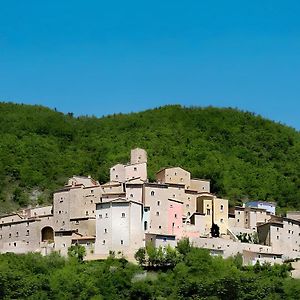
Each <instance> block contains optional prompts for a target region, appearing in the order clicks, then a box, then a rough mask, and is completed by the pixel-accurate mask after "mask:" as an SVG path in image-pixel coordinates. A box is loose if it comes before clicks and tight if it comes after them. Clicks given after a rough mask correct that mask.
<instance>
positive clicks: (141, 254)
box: [134, 248, 146, 266]
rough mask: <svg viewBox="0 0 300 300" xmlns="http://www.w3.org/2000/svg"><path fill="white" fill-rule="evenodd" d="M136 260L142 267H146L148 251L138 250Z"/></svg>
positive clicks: (135, 255)
mask: <svg viewBox="0 0 300 300" xmlns="http://www.w3.org/2000/svg"><path fill="white" fill-rule="evenodd" d="M134 258H135V260H136V261H137V262H138V263H139V265H140V266H143V265H145V263H146V250H145V249H144V248H140V249H138V251H137V252H136V253H135V254H134Z"/></svg>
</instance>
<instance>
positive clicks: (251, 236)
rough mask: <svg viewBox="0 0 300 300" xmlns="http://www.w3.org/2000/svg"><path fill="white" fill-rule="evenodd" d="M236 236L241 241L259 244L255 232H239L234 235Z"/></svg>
mask: <svg viewBox="0 0 300 300" xmlns="http://www.w3.org/2000/svg"><path fill="white" fill-rule="evenodd" d="M236 237H237V238H238V239H239V240H240V241H241V242H242V243H250V244H259V237H258V234H257V232H253V233H246V232H243V233H242V232H240V233H239V234H237V235H236Z"/></svg>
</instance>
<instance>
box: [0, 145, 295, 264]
mask: <svg viewBox="0 0 300 300" xmlns="http://www.w3.org/2000/svg"><path fill="white" fill-rule="evenodd" d="M241 236H244V237H255V238H256V242H255V243H253V242H251V241H247V242H245V240H243V239H241V238H240V237H241ZM183 237H188V238H189V239H190V241H191V242H192V243H193V244H194V246H197V247H201V248H206V249H209V251H210V252H211V254H212V255H221V256H223V257H224V258H226V257H229V256H232V255H235V254H237V253H240V254H242V256H243V263H244V264H245V265H248V264H254V263H256V261H260V262H270V263H271V264H273V263H282V262H283V261H284V260H287V259H295V258H299V257H300V212H290V213H287V217H279V216H276V215H275V204H274V203H268V202H261V201H255V202H249V203H246V204H245V205H244V206H243V207H234V208H232V209H229V207H228V200H226V199H220V198H218V197H217V196H216V195H214V194H212V193H211V192H210V181H208V180H202V179H194V178H191V174H190V173H189V172H188V171H186V170H184V169H182V168H180V167H170V168H164V169H162V170H160V171H158V172H157V174H156V181H155V182H149V181H148V177H147V153H146V151H145V150H143V149H139V148H136V149H133V150H131V158H130V162H129V163H128V164H126V165H123V164H116V165H115V166H113V167H111V169H110V181H109V182H107V183H105V184H99V182H97V181H95V180H94V179H92V178H91V177H90V176H88V177H81V176H73V177H71V178H70V179H69V180H68V183H67V184H66V185H65V186H64V187H63V188H62V189H60V190H58V191H55V192H54V195H53V203H52V205H50V206H45V207H34V208H28V209H23V210H21V211H18V212H16V213H12V214H8V215H4V216H2V217H0V252H1V253H5V252H14V253H26V252H40V253H42V254H43V255H46V254H49V253H51V252H52V251H58V252H59V253H61V254H62V255H67V252H68V248H69V247H70V246H71V245H72V244H80V245H83V246H84V247H85V248H86V253H87V257H86V259H100V258H106V257H107V256H108V255H109V253H110V251H115V252H116V253H117V252H120V253H122V254H123V255H124V256H125V257H126V258H128V259H130V260H133V259H134V254H135V252H136V251H137V250H138V249H139V248H140V247H144V246H145V245H146V244H147V243H153V245H154V246H156V247H158V246H166V245H168V244H169V245H171V246H173V247H175V246H176V243H177V241H178V240H180V239H181V238H183Z"/></svg>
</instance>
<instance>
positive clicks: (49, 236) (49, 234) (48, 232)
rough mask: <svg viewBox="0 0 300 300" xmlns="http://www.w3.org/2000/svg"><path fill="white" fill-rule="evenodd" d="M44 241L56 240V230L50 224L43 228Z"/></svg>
mask: <svg viewBox="0 0 300 300" xmlns="http://www.w3.org/2000/svg"><path fill="white" fill-rule="evenodd" d="M44 241H54V231H53V229H52V228H51V227H49V226H47V227H44V228H43V229H42V242H44Z"/></svg>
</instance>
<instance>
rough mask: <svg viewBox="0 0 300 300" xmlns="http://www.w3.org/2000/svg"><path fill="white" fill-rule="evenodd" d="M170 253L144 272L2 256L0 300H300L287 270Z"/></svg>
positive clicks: (193, 252) (192, 251) (195, 251)
mask: <svg viewBox="0 0 300 300" xmlns="http://www.w3.org/2000/svg"><path fill="white" fill-rule="evenodd" d="M79 250H80V249H79ZM139 251H140V253H139V255H138V257H139V258H142V257H143V254H142V255H141V252H143V251H141V249H140V250H139ZM153 251H154V252H153ZM168 251H169V254H164V253H163V252H162V250H161V249H158V250H155V249H154V248H152V249H147V253H148V254H149V255H148V256H147V259H144V260H143V259H142V261H140V262H141V265H143V268H142V267H140V266H137V265H135V264H132V263H129V262H127V261H126V260H125V259H124V258H121V259H116V258H114V257H111V258H109V259H107V260H104V261H89V262H83V261H82V257H81V256H80V255H79V256H76V249H71V250H70V251H69V254H70V257H69V259H65V258H63V257H61V256H59V255H58V254H57V253H52V254H50V255H48V256H45V257H43V256H41V255H40V254H37V253H29V254H23V255H16V254H12V253H7V254H1V255H0V298H1V299H39V300H43V299H94V300H96V299H116V300H119V299H136V300H138V299H141V300H147V299H161V300H162V299H182V300H185V299H203V300H204V299H207V300H208V299H211V300H217V299H224V300H230V299H241V300H242V299H245V300H246V299H247V300H260V299H269V300H277V299H278V300H279V299H299V293H300V280H296V279H292V278H291V277H290V275H289V270H290V265H289V264H283V265H275V266H273V267H271V266H270V265H268V264H265V265H262V266H261V265H259V264H256V265H255V266H253V267H243V266H242V264H241V256H236V257H234V258H230V259H226V260H224V259H222V258H221V257H213V256H211V255H210V254H209V252H208V251H207V250H204V249H199V248H194V247H192V246H190V245H189V244H187V243H183V244H182V243H179V247H178V248H177V249H169V250H168ZM175 253H176V254H175ZM81 254H82V253H81ZM153 268H155V271H153ZM149 270H152V271H149Z"/></svg>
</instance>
